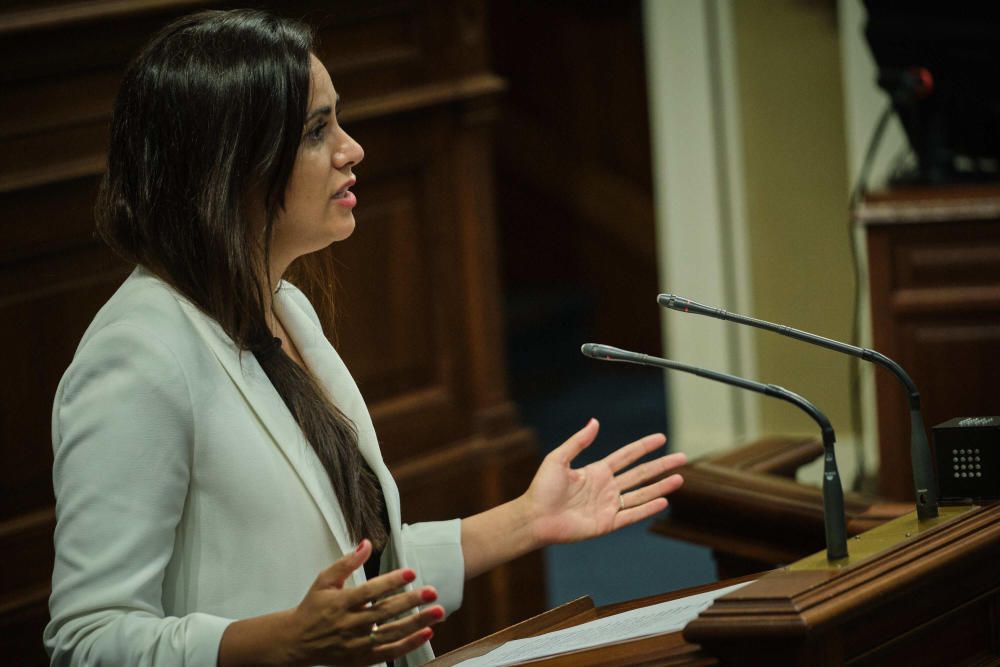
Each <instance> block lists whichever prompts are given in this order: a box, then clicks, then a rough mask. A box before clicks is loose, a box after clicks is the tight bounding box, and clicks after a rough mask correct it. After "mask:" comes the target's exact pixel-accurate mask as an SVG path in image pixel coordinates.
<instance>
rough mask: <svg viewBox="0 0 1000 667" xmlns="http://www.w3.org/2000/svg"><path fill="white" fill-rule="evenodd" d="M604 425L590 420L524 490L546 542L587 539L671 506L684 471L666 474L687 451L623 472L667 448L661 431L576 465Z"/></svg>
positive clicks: (550, 457)
mask: <svg viewBox="0 0 1000 667" xmlns="http://www.w3.org/2000/svg"><path fill="white" fill-rule="evenodd" d="M599 428H600V425H599V424H598V423H597V420H596V419H591V420H590V421H589V422H587V425H586V426H584V427H583V428H582V429H581V430H580V431H578V432H577V433H576V434H574V435H573V436H572V437H570V438H569V440H567V441H566V442H564V443H563V444H562V445H560V446H559V447H558V448H556V449H554V450H553V451H552V452H550V453H549V455H548V456H546V457H545V459H544V460H543V461H542V465H541V466H540V467H539V468H538V472H537V473H535V478H534V479H533V480H532V482H531V486H530V487H529V488H528V490H527V492H526V493H525V494H524V496H523V500H524V502H525V503H526V505H527V509H528V513H529V517H530V518H531V522H532V523H533V532H534V535H535V538H536V539H537V540H538V541H539V542H540V543H541V544H554V543H562V542H576V541H578V540H585V539H587V538H590V537H596V536H598V535H604V534H605V533H610V532H611V531H613V530H618V529H619V528H622V527H624V526H627V525H629V524H633V523H635V522H637V521H642V520H643V519H645V518H647V517H650V516H652V515H654V514H656V513H657V512H661V511H663V510H664V509H665V508H666V507H667V499H666V498H665V497H664V496H666V495H668V494H670V493H672V492H674V491H676V490H677V489H678V488H680V486H681V484H683V483H684V479H683V478H682V477H681V476H680V475H676V474H675V475H670V476H666V475H667V473H668V472H669V471H670V470H673V469H674V468H677V467H679V466H682V465H684V464H685V463H686V462H687V457H686V456H685V455H684V454H682V453H677V454H669V455H667V456H663V457H660V458H658V459H654V460H653V461H649V462H646V463H643V464H641V465H638V466H636V467H634V468H632V469H630V470H626V471H625V472H622V471H623V470H624V469H625V468H627V467H628V466H629V465H631V464H632V463H633V462H635V461H636V460H638V459H640V458H642V457H643V456H645V455H646V454H649V453H650V452H652V451H653V450H655V449H657V448H658V447H662V446H663V444H664V443H665V442H666V440H667V439H666V437H665V436H664V435H663V434H661V433H657V434H653V435H647V436H646V437H644V438H640V439H639V440H636V441H635V442H632V443H630V444H628V445H625V446H624V447H622V448H620V449H618V450H616V451H615V452H613V453H612V454H609V455H608V456H606V457H605V458H603V459H601V460H600V461H597V462H595V463H591V464H590V465H588V466H585V467H583V468H573V467H571V464H572V462H573V459H575V458H576V457H577V455H578V454H579V453H580V452H582V451H583V450H584V449H585V448H586V447H587V446H588V445H590V443H592V442H593V441H594V438H596V437H597V431H598V429H599ZM661 478H662V479H661ZM650 480H658V481H650Z"/></svg>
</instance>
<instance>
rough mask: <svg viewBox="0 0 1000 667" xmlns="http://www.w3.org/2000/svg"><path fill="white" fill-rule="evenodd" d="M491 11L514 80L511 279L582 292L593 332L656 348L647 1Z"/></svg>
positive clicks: (508, 109)
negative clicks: (644, 15) (589, 309)
mask: <svg viewBox="0 0 1000 667" xmlns="http://www.w3.org/2000/svg"><path fill="white" fill-rule="evenodd" d="M489 11H490V21H489V27H490V36H491V43H492V46H491V51H492V55H493V65H494V67H495V68H496V70H497V71H498V72H499V73H500V74H501V75H502V76H504V77H505V78H507V79H509V81H510V91H509V94H508V95H507V96H505V98H504V101H503V105H504V113H503V116H502V118H501V119H500V121H499V123H498V128H497V129H498V132H497V156H498V159H497V176H498V185H497V189H498V192H499V194H500V196H499V198H498V207H499V211H500V215H501V219H502V220H503V227H502V229H503V243H502V244H501V245H502V247H503V248H504V250H505V252H504V254H503V261H502V269H503V271H502V273H503V276H504V279H505V284H506V286H507V289H508V291H509V292H518V293H526V292H538V291H541V292H545V291H549V292H551V291H552V290H553V289H555V290H557V291H560V292H561V293H562V294H566V293H568V294H570V295H572V294H574V293H575V294H577V295H584V296H585V297H586V298H588V299H589V300H590V301H591V303H592V306H593V323H592V325H590V328H591V329H592V331H590V332H589V333H590V334H591V335H592V336H593V338H592V340H601V341H604V342H608V343H611V344H613V345H617V346H620V347H625V348H630V349H638V350H642V351H644V352H648V353H650V354H657V353H659V351H660V349H661V336H660V309H659V307H658V306H657V305H656V300H655V299H656V294H657V292H658V289H657V288H658V285H657V265H656V230H655V219H654V210H653V186H652V167H651V155H650V147H649V146H650V144H649V118H648V110H647V106H648V101H647V98H646V70H645V52H644V50H643V31H642V3H641V2H639V0H621V1H618V2H607V1H606V0H553V1H550V2H533V1H532V0H503V1H499V2H491V3H489ZM692 224H696V223H692ZM540 315H541V314H538V313H535V314H533V317H535V318H537V317H539V316H540ZM530 317H531V316H529V318H528V319H530ZM557 317H558V316H557ZM521 324H522V323H519V322H514V323H512V328H513V327H518V326H520V325H521ZM523 325H524V327H525V328H528V329H530V328H531V327H532V326H537V323H536V322H534V321H526V322H523ZM515 333H516V332H515ZM580 342H584V341H582V340H581V341H580Z"/></svg>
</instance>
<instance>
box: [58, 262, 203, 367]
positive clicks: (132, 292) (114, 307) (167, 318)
mask: <svg viewBox="0 0 1000 667" xmlns="http://www.w3.org/2000/svg"><path fill="white" fill-rule="evenodd" d="M183 301H185V300H184V297H182V296H181V295H180V294H178V293H177V292H176V291H175V290H174V289H173V288H171V287H170V286H169V285H167V284H166V283H165V282H163V281H162V280H160V279H159V278H157V277H156V276H155V275H153V274H152V273H150V272H149V271H147V270H145V269H143V268H141V267H139V268H137V269H135V271H133V272H132V274H131V275H130V276H129V277H128V278H127V279H126V280H125V282H124V283H122V285H121V286H120V287H119V288H118V290H117V291H116V292H115V293H114V294H113V295H112V296H111V298H110V299H108V301H107V302H106V303H105V304H104V306H102V307H101V309H100V310H99V311H98V312H97V315H95V316H94V319H93V321H92V322H91V323H90V326H89V327H87V331H86V332H85V333H84V334H83V338H82V340H81V341H80V346H79V348H78V352H79V351H80V350H82V349H83V348H84V347H86V345H87V343H88V342H89V341H90V340H91V339H92V338H93V337H94V336H96V335H98V334H99V332H101V331H102V330H103V329H106V328H108V327H111V326H116V328H122V329H124V330H129V329H131V330H134V331H141V332H144V333H148V334H151V335H154V334H155V337H156V338H159V339H161V340H163V341H164V342H166V343H170V342H171V339H176V338H177V337H178V336H179V335H183V334H184V333H185V332H187V331H189V330H190V323H189V318H187V317H186V316H185V314H184V310H183V308H184V307H183V306H182V305H181V304H182V302H183ZM191 307H193V306H191Z"/></svg>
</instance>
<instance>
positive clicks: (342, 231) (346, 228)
mask: <svg viewBox="0 0 1000 667" xmlns="http://www.w3.org/2000/svg"><path fill="white" fill-rule="evenodd" d="M354 226H355V223H354V215H353V214H352V215H351V216H350V219H349V220H338V221H337V222H336V224H335V225H334V230H333V240H332V241H331V243H336V242H337V241H343V240H344V239H346V238H348V237H349V236H350V235H351V234H353V233H354Z"/></svg>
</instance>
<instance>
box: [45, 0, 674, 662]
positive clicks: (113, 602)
mask: <svg viewBox="0 0 1000 667" xmlns="http://www.w3.org/2000/svg"><path fill="white" fill-rule="evenodd" d="M312 48H313V45H312V34H311V32H310V31H309V29H308V28H307V27H305V26H304V25H302V24H300V23H298V22H295V21H291V20H286V19H281V18H277V17H274V16H271V15H269V14H267V13H264V12H260V11H248V10H239V11H210V12H202V13H199V14H195V15H192V16H189V17H186V18H182V19H180V20H178V21H176V22H174V23H173V24H171V25H169V26H167V27H166V28H165V29H163V30H162V31H161V32H160V33H158V34H157V35H156V36H155V37H154V38H153V39H152V41H151V42H150V43H149V44H148V45H147V46H146V47H145V49H144V50H143V51H142V52H141V53H140V54H139V55H138V57H137V58H136V59H135V61H134V62H132V64H131V65H130V66H129V68H128V70H127V72H126V74H125V77H124V80H123V82H122V85H121V90H120V91H119V94H118V97H117V100H116V103H115V107H114V113H113V118H112V126H111V142H110V150H109V153H108V169H107V173H106V175H105V177H104V179H103V181H102V184H101V187H100V191H99V195H98V200H97V206H96V216H97V224H98V231H99V233H100V235H101V237H102V238H103V239H105V240H106V241H107V243H108V244H109V245H110V246H111V247H112V248H113V249H114V250H115V251H116V252H117V253H118V254H119V255H120V256H121V257H123V258H124V259H125V260H127V261H128V262H130V263H132V264H134V265H135V266H136V269H135V270H134V272H133V273H132V274H131V275H130V276H129V278H128V279H127V280H126V281H125V283H124V284H123V285H122V286H121V287H120V288H119V289H118V291H117V292H116V293H115V294H114V296H113V297H112V298H111V299H110V300H109V301H108V302H107V304H105V306H104V307H103V308H102V309H101V310H100V312H98V314H97V316H96V317H95V318H94V321H93V322H92V323H91V325H90V327H89V328H88V329H87V331H86V333H85V334H84V336H83V339H82V341H81V342H80V345H79V347H78V349H77V351H76V354H75V356H74V358H73V361H72V363H71V364H70V367H69V368H68V369H67V371H66V373H65V375H64V376H63V378H62V381H61V382H60V384H59V388H58V390H57V393H56V397H55V404H54V408H53V417H52V437H53V448H54V456H55V459H54V472H53V480H54V486H55V492H56V498H57V503H56V513H57V525H56V532H55V546H56V562H55V569H54V572H53V582H52V595H51V598H50V611H51V621H50V623H49V625H48V626H47V628H46V630H45V643H46V647H47V649H48V651H49V653H50V654H51V656H52V664H53V665H112V666H123V665H162V666H173V665H216V664H217V665H220V666H230V665H317V664H331V665H342V664H343V665H348V664H349V665H361V664H372V663H380V662H386V661H391V660H393V659H396V658H404V656H405V658H404V660H405V662H406V663H407V664H420V663H423V662H426V661H427V660H429V659H431V658H432V657H433V653H432V652H431V650H430V645H429V644H428V640H429V639H430V638H431V636H432V634H433V631H432V630H431V626H432V625H433V624H435V623H437V622H439V621H441V620H442V619H444V617H445V615H446V614H448V613H451V612H452V611H454V610H455V609H456V608H458V606H459V605H460V604H461V599H462V588H463V583H464V580H465V579H467V578H469V577H473V576H475V575H477V574H479V573H481V572H483V571H485V570H487V569H489V568H492V567H494V566H496V565H498V564H500V563H503V562H505V561H508V560H510V559H512V558H516V557H518V556H520V555H522V554H524V553H526V552H528V551H530V550H532V549H537V548H539V547H542V546H544V545H547V544H553V543H557V542H571V541H576V540H582V539H586V538H590V537H594V536H597V535H602V534H605V533H608V532H610V531H612V530H616V529H618V528H620V527H622V526H625V525H628V524H631V523H634V522H636V521H640V520H642V519H644V518H646V517H649V516H651V515H652V514H654V513H656V512H658V511H660V510H662V509H663V508H665V507H666V505H667V501H666V500H665V498H664V496H665V495H667V494H669V493H670V492H671V491H673V490H675V489H677V488H678V487H679V486H680V484H681V483H682V480H681V479H680V477H679V476H678V475H669V476H668V475H667V473H668V471H670V470H671V469H672V468H674V467H676V466H678V465H680V464H682V463H683V462H684V457H683V455H682V454H674V455H670V456H665V457H661V458H657V459H655V460H653V461H651V462H647V463H644V464H642V465H639V466H636V467H633V468H628V466H629V465H630V464H631V463H633V462H634V461H636V460H638V459H639V458H640V457H642V456H643V455H645V454H647V453H650V452H652V451H653V450H654V449H656V448H657V447H660V446H662V444H663V442H664V438H663V436H662V435H650V436H647V437H645V438H642V439H640V440H637V441H636V442H633V443H631V444H629V445H626V446H624V447H622V448H620V449H618V450H617V451H616V452H614V453H613V454H611V455H610V456H608V457H607V458H605V459H603V460H601V461H599V462H596V463H593V464H591V465H589V466H587V467H584V468H579V469H574V468H572V466H571V464H572V461H573V459H574V458H575V457H576V455H577V454H578V453H580V452H581V451H582V450H583V448H585V447H586V446H587V445H588V444H590V443H591V442H592V441H593V439H594V438H595V437H596V435H597V430H598V425H597V422H596V421H594V420H591V421H590V422H589V423H588V424H587V425H586V426H584V427H583V429H581V430H580V431H579V432H578V433H576V434H574V435H573V436H571V437H570V438H569V439H568V440H567V441H566V442H565V443H563V444H562V445H561V446H560V447H558V448H557V449H555V450H554V451H552V452H551V453H550V454H549V455H548V456H547V457H546V458H545V459H544V461H543V462H542V464H541V466H540V467H539V469H538V472H537V473H536V475H535V477H534V479H533V481H532V482H531V484H530V486H529V488H528V489H527V490H526V491H525V492H524V494H523V495H521V496H520V497H518V498H516V499H515V500H512V501H510V502H508V503H506V504H504V505H501V506H499V507H495V508H493V509H491V510H488V511H486V512H483V513H482V514H478V515H475V516H472V517H468V518H465V519H455V520H452V521H440V522H428V523H418V524H414V525H404V524H401V522H400V508H399V493H398V491H397V489H396V485H395V483H394V482H393V479H392V477H391V475H390V473H389V470H388V469H387V468H386V466H385V464H384V463H383V461H382V457H381V454H380V452H379V447H378V441H377V439H376V435H375V431H374V428H373V426H372V421H371V418H370V416H369V414H368V410H367V409H366V407H365V403H364V400H363V399H362V396H361V394H360V392H359V391H358V388H357V386H356V385H355V383H354V381H353V379H352V378H351V375H350V373H349V372H348V370H347V368H346V367H345V366H344V364H343V363H342V361H341V359H340V357H339V356H338V354H337V352H336V351H335V350H334V349H333V347H332V346H331V345H330V344H329V342H328V341H327V338H326V337H325V336H324V333H323V331H322V330H321V328H320V323H319V318H318V317H317V314H316V311H315V310H314V309H313V307H312V306H311V305H310V303H309V301H308V300H307V299H306V297H305V296H304V295H303V294H302V292H300V291H299V290H298V289H296V288H295V287H294V286H293V285H291V284H290V283H288V282H286V281H284V280H283V276H284V275H285V273H286V272H287V270H288V268H289V265H291V264H292V262H294V261H295V260H296V259H297V258H299V257H301V256H303V255H306V254H308V253H312V252H315V251H317V250H320V249H322V248H325V247H327V246H329V245H330V244H331V243H334V242H336V241H341V240H343V239H346V238H347V237H349V236H350V235H351V233H352V231H353V230H354V225H355V222H354V215H353V209H354V207H355V205H356V204H357V203H358V202H357V199H356V198H355V196H354V194H353V193H352V192H351V187H352V186H353V185H354V183H355V173H354V170H355V167H357V165H358V164H359V163H360V162H361V161H362V159H363V158H364V151H363V150H362V148H361V146H360V145H359V144H358V143H357V142H355V141H354V140H353V139H352V138H351V137H350V136H348V134H347V133H346V132H345V131H344V129H343V128H341V127H340V125H339V124H338V120H337V109H338V102H339V97H338V95H337V92H336V89H335V88H334V85H333V83H332V82H331V80H330V76H329V74H328V73H327V71H326V69H325V68H324V67H323V65H322V64H321V63H320V61H319V60H318V59H317V58H316V57H315V55H313V53H312ZM651 480H658V481H651Z"/></svg>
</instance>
